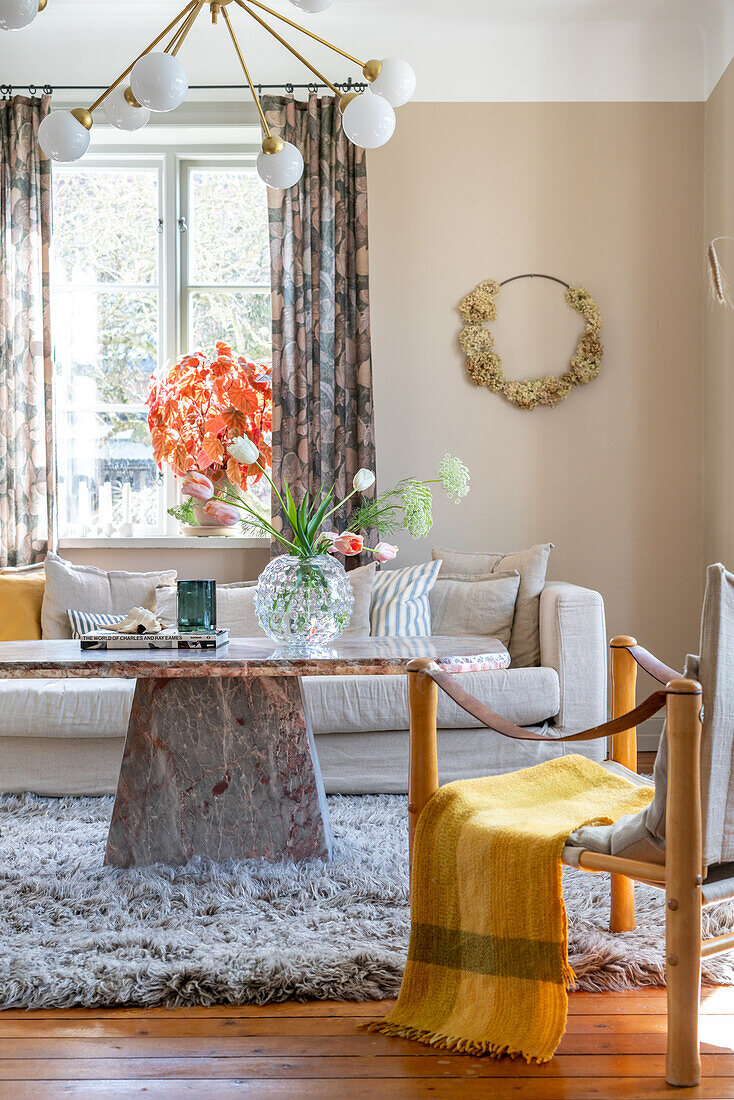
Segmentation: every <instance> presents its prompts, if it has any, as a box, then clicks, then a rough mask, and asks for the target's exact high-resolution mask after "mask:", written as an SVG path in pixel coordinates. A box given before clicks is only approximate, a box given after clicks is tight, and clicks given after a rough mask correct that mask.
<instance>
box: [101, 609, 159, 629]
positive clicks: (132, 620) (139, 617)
mask: <svg viewBox="0 0 734 1100" xmlns="http://www.w3.org/2000/svg"><path fill="white" fill-rule="evenodd" d="M111 629H112V630H114V631H115V633H116V634H158V633H160V631H161V630H162V629H163V626H162V624H161V623H159V622H158V620H157V619H156V617H155V615H154V614H153V612H152V611H149V610H148V608H147V607H133V608H132V609H131V610H130V611H128V613H127V615H126V616H125V618H124V619H123V620H122V622H121V623H117V625H116V626H113V627H111Z"/></svg>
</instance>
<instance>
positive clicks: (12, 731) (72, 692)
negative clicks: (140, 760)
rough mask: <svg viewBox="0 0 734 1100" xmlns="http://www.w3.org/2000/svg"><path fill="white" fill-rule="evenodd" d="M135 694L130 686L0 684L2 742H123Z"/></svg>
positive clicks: (82, 681) (83, 681)
mask: <svg viewBox="0 0 734 1100" xmlns="http://www.w3.org/2000/svg"><path fill="white" fill-rule="evenodd" d="M134 691H135V681H134V680H114V679H111V680H104V679H92V678H90V679H83V678H78V679H63V680H0V713H1V714H2V721H0V737H64V738H75V737H96V738H99V737H105V738H106V737H124V736H125V735H126V733H127V723H128V718H129V716H130V706H131V705H132V699H133V693H134ZM1 782H2V780H1V779H0V783H1ZM2 789H4V788H2Z"/></svg>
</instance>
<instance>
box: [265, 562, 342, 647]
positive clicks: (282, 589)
mask: <svg viewBox="0 0 734 1100" xmlns="http://www.w3.org/2000/svg"><path fill="white" fill-rule="evenodd" d="M353 606H354V594H353V592H352V586H351V584H350V583H349V578H348V577H347V573H346V570H345V569H344V566H343V565H342V564H341V562H339V561H337V560H336V559H335V558H332V557H330V555H328V554H317V555H316V556H315V557H312V558H299V557H296V556H294V555H290V554H282V555H281V556H280V557H277V558H273V560H272V561H271V562H270V564H269V565H267V566H266V567H265V569H264V570H263V571H262V573H261V574H260V579H259V580H258V584H257V592H256V593H255V614H256V615H257V621H258V622H259V623H260V626H261V627H262V628H263V630H264V631H265V633H266V634H267V636H268V637H269V638H272V640H273V641H274V642H277V643H278V645H281V646H289V647H294V648H295V647H298V648H301V649H318V648H319V647H321V646H325V645H328V643H329V642H331V641H333V640H334V638H338V637H339V635H340V634H342V633H343V632H344V631H345V630H346V628H347V627H348V626H349V621H350V619H351V617H352V608H353Z"/></svg>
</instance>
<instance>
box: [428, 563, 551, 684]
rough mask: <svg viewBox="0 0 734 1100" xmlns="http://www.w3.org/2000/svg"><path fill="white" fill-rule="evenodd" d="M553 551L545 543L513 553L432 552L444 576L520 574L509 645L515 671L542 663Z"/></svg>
mask: <svg viewBox="0 0 734 1100" xmlns="http://www.w3.org/2000/svg"><path fill="white" fill-rule="evenodd" d="M552 549H553V543H552V542H546V543H542V544H539V545H538V546H531V547H530V549H529V550H516V551H514V552H513V553H511V554H500V553H495V552H492V551H487V552H475V551H471V550H448V549H446V548H445V547H442V546H441V547H437V548H436V549H434V550H432V551H431V553H432V556H433V558H434V559H436V560H442V561H443V572H444V574H453V575H463V576H466V577H476V576H481V575H483V574H487V573H497V572H505V571H508V570H509V571H512V570H515V569H516V570H517V571H518V573H519V574H520V587H519V589H518V593H517V602H516V604H515V618H514V619H513V623H512V634H511V636H510V645H509V649H510V656H511V657H512V664H513V666H514V667H515V668H519V667H523V668H527V667H531V666H532V665H538V664H540V626H539V623H540V593H541V592H542V591H543V586H544V584H545V574H546V570H547V568H548V555H549V554H550V552H551V550H552Z"/></svg>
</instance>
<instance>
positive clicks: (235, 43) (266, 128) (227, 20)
mask: <svg viewBox="0 0 734 1100" xmlns="http://www.w3.org/2000/svg"><path fill="white" fill-rule="evenodd" d="M221 14H222V15H223V16H224V22H225V23H226V24H227V30H228V31H229V35H230V38H231V39H232V45H233V46H234V48H235V53H236V54H237V57H238V58H239V62H240V65H241V66H242V72H243V73H244V74H245V79H246V80H247V83H248V84H249V85H250V91H251V92H252V98H253V99H254V101H255V106H256V107H257V111H258V114H259V115H260V122H261V123H262V127H263V130H264V131H265V133H266V134H267V136H268V137H272V135H271V133H270V127H269V126H268V121H267V119H266V118H265V112H264V111H263V109H262V104H261V103H260V99H259V97H258V95H257V92H256V91H255V85H254V84H253V83H252V78H251V76H250V70H249V69H248V68H247V64H246V63H245V59H244V57H243V56H242V50H241V49H240V44H239V42H238V41H237V35H236V34H235V33H234V27H233V26H232V21H231V20H230V18H229V15H228V14H227V9H226V8H221Z"/></svg>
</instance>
